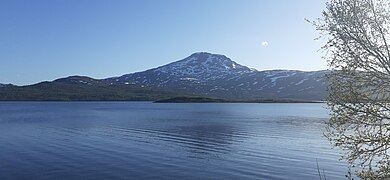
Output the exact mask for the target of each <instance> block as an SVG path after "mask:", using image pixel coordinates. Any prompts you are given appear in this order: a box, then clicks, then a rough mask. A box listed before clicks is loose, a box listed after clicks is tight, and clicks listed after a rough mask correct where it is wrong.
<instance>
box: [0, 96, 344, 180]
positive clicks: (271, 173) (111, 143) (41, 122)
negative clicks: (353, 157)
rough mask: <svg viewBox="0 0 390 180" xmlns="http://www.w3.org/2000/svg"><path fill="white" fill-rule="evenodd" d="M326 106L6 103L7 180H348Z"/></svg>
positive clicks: (0, 132) (3, 153)
mask: <svg viewBox="0 0 390 180" xmlns="http://www.w3.org/2000/svg"><path fill="white" fill-rule="evenodd" d="M324 107H325V104H239V103H232V104H229V103H226V104H224V103H221V104H212V103H210V104H208V103H205V104H155V103H151V102H2V103H0V179H2V180H3V179H289V180H290V179H298V180H302V179H319V177H318V172H317V168H316V159H318V162H319V165H320V167H321V169H325V174H326V177H327V179H345V178H344V175H345V174H346V172H347V170H348V169H347V166H346V165H345V163H343V162H339V161H338V158H339V156H340V154H339V153H338V152H337V151H336V150H332V149H331V146H330V144H329V142H328V141H327V140H326V139H325V138H324V137H323V132H324V122H325V121H327V119H328V112H327V110H326V109H325V108H324Z"/></svg>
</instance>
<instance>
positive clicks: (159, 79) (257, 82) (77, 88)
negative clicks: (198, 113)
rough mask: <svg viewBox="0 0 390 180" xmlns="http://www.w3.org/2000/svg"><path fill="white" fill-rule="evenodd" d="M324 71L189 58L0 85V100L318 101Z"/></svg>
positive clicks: (212, 56)
mask: <svg viewBox="0 0 390 180" xmlns="http://www.w3.org/2000/svg"><path fill="white" fill-rule="evenodd" d="M326 73H327V71H311V72H305V71H296V70H269V71H258V70H255V69H251V68H248V67H246V66H243V65H240V64H238V63H236V62H235V61H232V60H231V59H229V58H228V57H226V56H224V55H218V54H210V53H205V52H201V53H194V54H192V55H191V56H189V57H187V58H185V59H183V60H179V61H176V62H173V63H170V64H167V65H164V66H160V67H157V68H153V69H149V70H146V71H143V72H136V73H131V74H126V75H123V76H120V77H112V78H107V79H93V78H90V77H85V76H70V77H66V78H61V79H57V80H54V81H52V82H41V83H38V84H34V85H29V86H12V85H8V86H7V85H1V84H0V87H1V88H0V100H76V101H77V100H159V99H167V98H172V97H177V96H181V97H183V96H197V97H207V98H214V99H229V100H244V101H254V100H261V99H290V100H291V99H293V100H310V101H312V100H314V101H316V100H323V99H325V97H326V82H325V80H324V78H323V77H324V75H325V74H326Z"/></svg>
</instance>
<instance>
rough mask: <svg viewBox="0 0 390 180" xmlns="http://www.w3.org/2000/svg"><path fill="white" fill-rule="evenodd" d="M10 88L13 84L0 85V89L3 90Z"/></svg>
mask: <svg viewBox="0 0 390 180" xmlns="http://www.w3.org/2000/svg"><path fill="white" fill-rule="evenodd" d="M11 86H14V85H13V84H1V83H0V88H3V87H11Z"/></svg>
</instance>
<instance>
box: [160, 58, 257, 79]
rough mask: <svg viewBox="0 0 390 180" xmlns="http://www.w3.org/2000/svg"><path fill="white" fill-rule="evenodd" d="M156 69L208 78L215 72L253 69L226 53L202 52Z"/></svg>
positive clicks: (222, 72) (224, 72) (174, 73)
mask: <svg viewBox="0 0 390 180" xmlns="http://www.w3.org/2000/svg"><path fill="white" fill-rule="evenodd" d="M154 71H155V72H161V73H169V74H172V75H175V76H188V77H191V78H207V77H208V76H210V75H213V74H215V73H217V74H231V73H237V72H241V73H244V72H249V71H251V69H249V68H248V67H245V66H242V65H240V64H238V63H236V62H234V61H232V60H231V59H230V58H228V57H226V56H224V55H219V54H211V53H206V52H200V53H194V54H192V55H191V56H189V57H187V58H185V59H183V60H180V61H176V62H173V63H170V64H167V65H164V66H161V67H158V68H156V69H155V70H154ZM200 76H202V77H200Z"/></svg>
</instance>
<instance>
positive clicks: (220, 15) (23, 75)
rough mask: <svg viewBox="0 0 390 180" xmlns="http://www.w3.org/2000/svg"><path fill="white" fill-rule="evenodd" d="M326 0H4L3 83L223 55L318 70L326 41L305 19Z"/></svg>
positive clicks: (262, 66)
mask: <svg viewBox="0 0 390 180" xmlns="http://www.w3.org/2000/svg"><path fill="white" fill-rule="evenodd" d="M325 2H326V1H325V0H1V1H0V27H1V28H0V62H1V64H0V82H1V83H13V84H18V85H24V84H32V83H37V82H39V81H44V80H54V79H56V78H59V77H65V76H69V75H86V76H90V77H94V78H106V77H112V76H119V75H122V74H127V73H131V72H136V71H142V70H146V69H149V68H153V67H156V66H160V65H164V64H166V63H169V62H172V61H176V60H180V59H183V58H185V57H187V56H189V55H190V54H192V53H194V52H199V51H202V52H203V51H206V52H211V53H218V54H224V55H226V56H228V57H230V58H232V59H233V60H234V61H236V62H237V63H240V64H243V65H246V66H249V67H252V68H256V69H258V70H269V69H296V70H319V69H326V62H325V61H324V60H323V59H322V58H321V56H322V54H321V53H320V52H317V50H318V49H319V48H320V47H321V45H322V43H323V42H320V41H315V40H314V39H315V38H316V37H317V36H318V33H317V32H316V31H315V30H314V28H313V27H312V26H311V25H310V24H309V23H307V22H306V21H305V20H304V18H308V19H315V18H317V17H320V15H321V11H322V10H324V8H325Z"/></svg>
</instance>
